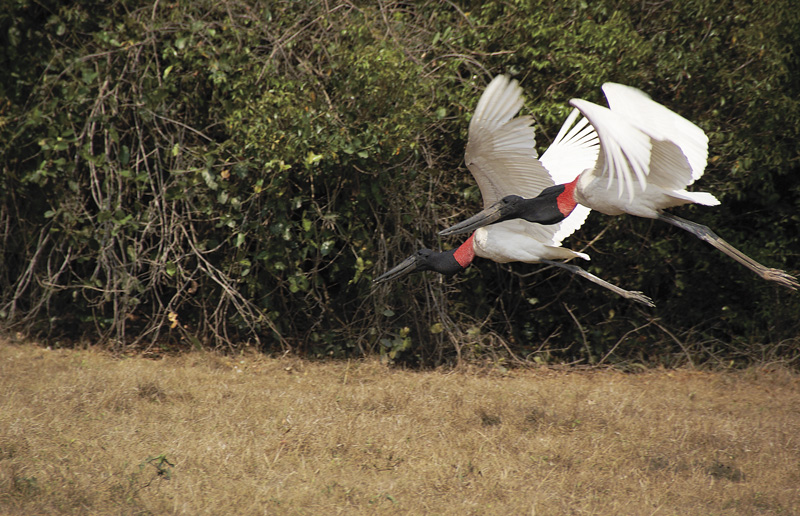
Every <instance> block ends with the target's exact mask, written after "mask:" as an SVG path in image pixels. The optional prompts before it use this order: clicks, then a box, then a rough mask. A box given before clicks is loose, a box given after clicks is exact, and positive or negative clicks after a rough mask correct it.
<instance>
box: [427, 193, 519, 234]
mask: <svg viewBox="0 0 800 516" xmlns="http://www.w3.org/2000/svg"><path fill="white" fill-rule="evenodd" d="M516 211H517V204H516V203H515V202H508V200H506V199H505V198H504V199H500V200H499V201H497V202H496V203H494V204H492V205H491V206H489V207H488V208H486V209H485V210H483V211H482V212H480V213H477V214H475V215H473V216H472V217H470V218H468V219H467V220H463V221H461V222H459V223H458V224H455V225H452V226H450V227H449V228H447V229H443V230H442V231H439V235H441V236H446V235H458V234H461V233H468V232H472V231H475V230H476V229H478V228H482V227H483V226H488V225H489V224H494V223H495V222H498V221H500V220H501V219H502V220H507V219H508V218H509V215H513V214H515V213H516ZM512 218H513V217H512Z"/></svg>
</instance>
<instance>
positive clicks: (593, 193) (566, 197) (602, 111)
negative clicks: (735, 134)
mask: <svg viewBox="0 0 800 516" xmlns="http://www.w3.org/2000/svg"><path fill="white" fill-rule="evenodd" d="M603 92H604V93H605V95H606V98H607V99H608V104H609V108H606V107H603V106H599V105H597V104H594V103H592V102H589V101H586V100H582V99H572V100H571V101H570V104H572V105H573V106H574V107H575V108H576V109H577V110H578V111H580V113H582V114H583V116H584V117H586V119H588V120H589V123H591V125H592V126H593V127H594V129H595V131H596V132H597V135H598V138H599V140H600V152H599V153H598V155H597V159H596V161H595V162H594V163H592V164H591V166H589V167H586V169H585V170H583V171H582V173H581V174H580V175H579V176H578V177H577V178H575V179H574V180H572V181H570V182H567V183H566V184H563V185H560V187H561V188H562V191H561V194H560V195H558V196H557V197H555V198H554V197H553V196H552V195H549V196H548V195H544V193H543V194H542V195H540V196H538V197H533V198H530V197H529V196H527V195H526V194H525V193H522V192H514V194H515V195H508V196H505V197H503V198H502V199H500V200H499V201H497V202H496V203H494V204H492V205H490V206H489V207H488V208H485V209H484V210H483V211H482V212H480V213H478V214H477V215H474V216H472V217H470V218H469V219H467V220H465V221H463V222H461V223H459V224H455V225H454V226H451V227H449V228H447V229H445V230H443V231H441V232H440V233H439V234H440V235H451V234H458V233H465V232H469V231H473V230H475V229H476V228H480V227H483V226H485V225H487V224H495V223H497V222H501V221H509V220H526V221H529V222H538V223H541V224H550V223H552V222H553V221H555V222H558V221H560V220H563V219H561V218H560V217H555V218H554V217H552V216H550V215H548V216H546V217H544V216H542V215H541V214H542V212H544V211H548V209H549V210H551V211H552V210H554V209H558V210H559V212H560V214H561V217H565V218H566V217H568V216H569V214H570V213H571V212H572V210H573V209H576V207H579V206H584V207H588V208H591V209H593V210H596V211H599V212H601V213H605V214H606V215H620V214H622V213H627V214H630V215H635V216H638V217H645V218H650V219H658V220H663V221H664V222H668V223H669V224H672V225H674V226H677V227H679V228H681V229H684V230H686V231H688V232H690V233H692V234H693V235H695V236H696V237H698V238H700V239H701V240H704V241H706V242H708V243H709V244H711V245H712V246H714V247H716V248H717V249H719V250H720V251H722V252H723V253H725V254H727V255H728V256H730V257H731V258H733V259H734V260H736V261H738V262H739V263H741V264H742V265H744V266H745V267H747V268H749V269H750V270H752V271H753V272H755V273H756V274H758V275H759V276H760V277H761V278H763V279H765V280H769V281H774V282H776V283H778V284H779V285H782V286H784V287H788V288H790V289H797V288H798V287H800V284H798V282H797V279H796V278H795V277H794V276H791V275H790V274H788V273H786V272H784V271H782V270H780V269H773V268H770V267H765V266H764V265H761V264H760V263H758V262H757V261H755V260H753V259H752V258H750V257H749V256H747V255H746V254H744V253H742V252H741V251H739V250H738V249H736V248H735V247H733V246H732V245H730V244H729V243H728V242H726V241H725V240H723V239H722V238H720V237H719V236H718V235H717V234H715V233H714V232H713V231H711V230H710V229H709V228H708V227H706V226H703V225H701V224H697V223H695V222H692V221H689V220H686V219H682V218H680V217H678V216H676V215H672V214H671V213H667V212H665V211H664V209H666V208H671V207H674V206H680V205H683V204H692V203H696V204H703V205H706V206H715V205H718V204H719V201H718V200H717V198H716V197H714V196H713V195H711V194H710V193H708V192H689V191H687V190H686V187H687V186H689V185H691V184H692V183H693V182H694V181H696V180H697V179H699V178H700V177H701V176H702V175H703V172H704V170H705V167H706V161H707V158H708V137H706V135H705V133H704V132H703V130H702V129H700V128H699V127H698V126H696V125H695V124H693V123H691V122H689V121H688V120H686V119H685V118H683V117H681V116H680V115H678V114H677V113H675V112H673V111H671V110H669V109H668V108H666V107H665V106H663V105H661V104H659V103H657V102H655V101H653V100H652V99H651V98H650V97H649V96H648V95H646V94H645V93H643V92H642V91H640V90H638V89H636V88H632V87H630V86H624V85H622V84H615V83H606V84H604V85H603ZM574 113H575V112H574V111H573V114H574Z"/></svg>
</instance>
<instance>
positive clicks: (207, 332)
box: [0, 0, 800, 364]
mask: <svg viewBox="0 0 800 516" xmlns="http://www.w3.org/2000/svg"><path fill="white" fill-rule="evenodd" d="M723 4H724V5H723ZM0 27H1V28H2V30H0V38H1V39H2V49H3V50H2V53H1V54H0V59H2V70H3V72H2V74H0V142H2V143H1V145H2V166H3V173H2V176H1V177H0V223H2V227H3V231H2V242H0V246H2V249H1V250H0V324H2V326H3V327H4V328H6V329H7V330H13V331H19V332H22V333H24V334H28V335H32V336H36V337H39V338H47V339H49V341H51V342H66V341H68V340H74V339H81V338H87V339H92V340H95V339H100V340H101V341H103V342H106V343H108V344H109V345H111V346H113V347H115V348H116V349H120V350H121V349H140V348H152V347H154V346H155V347H156V348H158V349H164V348H167V349H174V348H180V347H181V346H185V345H192V346H215V347H223V348H228V349H237V348H239V347H241V346H246V345H255V346H258V347H259V349H262V350H265V351H272V350H275V351H278V350H292V351H295V352H299V353H303V354H308V355H314V356H322V355H329V356H351V355H357V354H364V353H380V354H382V355H384V356H386V357H387V358H389V359H393V360H403V361H405V362H416V363H421V364H437V363H442V362H447V361H450V360H453V359H455V358H457V357H458V358H461V357H467V358H480V357H491V358H495V359H528V360H537V361H540V360H543V361H551V360H566V361H573V360H581V361H584V362H587V363H597V362H600V361H609V360H615V359H633V360H637V361H643V362H660V363H665V364H675V363H678V362H680V361H685V360H688V361H708V360H714V361H719V362H725V363H728V362H735V361H740V360H745V361H746V360H754V359H755V360H772V359H783V360H794V359H795V358H796V357H797V352H798V330H799V329H800V300H799V299H798V294H796V293H791V292H789V291H786V290H780V289H779V287H776V286H773V285H771V284H768V283H766V282H763V281H761V280H760V279H758V278H757V277H756V276H754V275H752V274H751V273H750V272H749V271H747V270H745V269H743V268H742V267H740V266H739V265H738V264H736V263H735V262H733V261H732V260H730V259H728V258H727V257H725V256H724V255H722V254H720V253H718V252H716V251H715V250H713V249H712V248H710V247H709V246H707V245H705V244H703V243H702V242H700V241H699V240H697V239H695V238H694V237H692V236H690V235H689V234H685V233H682V232H680V231H679V230H676V229H674V228H672V227H669V226H668V225H666V224H662V223H657V222H652V221H649V220H642V219H635V218H633V217H615V218H612V217H606V216H603V215H600V214H593V215H592V216H591V217H590V220H589V222H588V223H587V224H586V225H585V226H584V228H582V230H581V231H580V232H579V233H578V234H577V235H575V236H573V237H572V238H571V239H569V240H568V241H567V242H565V244H566V245H568V246H569V247H572V248H575V249H583V248H584V247H585V248H587V249H588V251H589V252H590V253H591V254H592V256H593V261H592V262H591V265H590V266H589V270H590V271H592V272H594V273H596V274H598V275H601V276H602V277H604V278H606V279H608V280H609V281H612V282H615V283H617V284H619V285H620V286H622V287H624V288H627V289H636V290H643V291H644V292H646V293H647V294H648V295H650V296H651V297H652V298H653V299H654V300H655V301H656V303H657V305H658V308H656V309H655V310H652V311H646V310H641V309H639V308H638V307H636V306H633V305H632V304H630V303H629V302H628V301H626V300H624V299H618V298H616V297H614V296H613V294H610V293H609V292H607V291H605V290H604V289H600V288H597V287H596V286H594V285H592V284H590V283H587V282H584V281H582V280H580V279H576V278H572V277H569V275H567V274H564V273H561V272H558V271H553V270H549V269H546V268H543V267H541V266H540V265H528V264H511V265H497V264H494V263H486V262H480V263H477V264H476V266H474V267H472V268H470V269H469V270H468V271H467V272H466V273H465V274H463V275H461V276H460V277H456V278H453V279H443V278H442V277H440V276H438V275H436V274H433V273H426V274H420V275H416V276H413V277H411V279H406V280H402V281H400V282H398V283H396V284H390V285H387V286H381V287H379V288H374V287H373V286H372V284H371V279H372V278H373V277H375V276H377V275H378V274H380V273H382V272H383V271H385V270H386V269H387V268H388V267H390V266H392V265H393V264H395V263H396V262H398V261H400V260H401V259H403V258H404V257H406V256H407V255H408V254H410V253H411V252H413V251H415V250H416V249H418V248H419V247H422V246H425V247H433V248H437V249H448V248H452V247H453V246H455V245H458V243H460V241H457V240H455V239H445V240H437V238H438V237H437V236H436V232H437V231H438V230H439V229H442V228H443V227H445V226H447V225H449V224H450V223H452V222H454V221H456V220H458V219H461V218H463V217H464V216H465V215H467V214H469V213H471V212H474V211H475V210H476V209H478V208H479V206H480V194H479V192H478V191H477V188H476V186H475V184H474V182H473V181H472V179H471V177H470V176H469V174H468V172H467V170H466V168H465V167H464V166H463V158H462V157H463V148H464V143H465V137H466V129H467V124H468V121H469V118H470V114H471V111H472V109H473V108H474V105H475V102H476V101H477V98H478V96H479V95H480V93H481V92H482V90H483V88H484V86H485V85H486V84H487V83H488V81H489V80H490V79H491V77H492V76H493V75H495V74H497V73H502V72H507V73H511V74H512V75H514V76H515V77H517V78H518V79H519V80H520V81H521V84H522V86H523V87H524V89H525V91H526V94H527V97H528V98H527V103H526V106H525V108H524V112H525V113H529V114H532V115H533V116H534V117H535V118H536V120H537V122H538V140H539V144H540V145H541V147H542V148H541V149H540V150H543V149H544V148H546V146H547V144H548V143H549V141H550V138H552V136H554V135H555V133H556V131H557V129H558V127H559V125H560V123H561V121H562V120H563V119H564V118H565V117H566V115H567V114H568V112H569V107H568V104H567V102H568V100H569V99H570V98H572V97H576V96H577V97H582V98H586V99H589V100H593V101H595V102H602V96H601V92H600V85H601V84H602V83H603V82H605V81H618V82H623V83H626V84H630V85H633V86H637V87H640V88H642V89H644V90H645V91H647V92H648V93H650V94H651V95H652V96H653V97H654V98H655V99H656V100H658V101H661V102H663V103H665V104H666V105H667V106H669V107H671V108H672V109H674V110H676V111H678V112H679V113H681V114H683V115H684V116H686V117H687V118H689V119H691V120H693V121H695V122H696V123H698V124H699V125H700V126H701V127H703V129H705V130H706V132H707V133H708V134H709V137H710V161H709V166H708V169H707V175H706V176H705V177H704V178H703V179H702V181H701V182H700V183H698V185H697V186H696V188H700V189H704V190H708V191H711V192H713V193H714V194H715V195H717V196H718V197H719V198H720V199H721V200H722V202H723V205H722V206H721V207H717V208H702V207H689V208H683V209H680V210H676V211H677V212H678V213H680V214H686V216H687V217H689V218H692V219H693V220H697V221H698V222H701V223H704V224H707V225H709V226H710V227H712V228H715V229H716V230H717V231H718V233H720V235H721V236H723V237H724V238H725V239H726V240H728V241H730V242H731V243H733V244H734V245H736V246H737V247H739V248H740V249H742V251H744V252H746V253H748V254H750V255H751V256H753V257H754V258H755V259H757V260H759V261H761V262H762V263H765V264H768V265H770V266H775V267H779V268H784V269H787V270H789V271H790V272H794V273H796V272H797V269H798V261H797V259H798V256H800V232H798V230H797V228H798V221H799V219H800V216H799V215H798V209H797V208H798V203H800V181H798V179H797V174H798V172H800V170H798V169H800V154H799V153H798V148H800V147H798V145H797V142H798V141H800V56H798V50H797V49H798V48H800V11H798V9H796V6H794V2H793V1H792V0H778V1H773V2H764V3H755V4H753V3H750V2H739V1H735V0H728V1H724V2H721V3H720V2H716V1H714V2H712V1H709V0H686V1H681V2H662V3H654V4H647V3H645V4H643V3H641V2H633V1H630V0H617V1H612V0H606V1H602V2H583V1H569V2H557V3H554V2H543V1H504V2H474V3H470V2H450V1H447V0H431V1H429V2H425V3H392V2H379V3H375V2H356V3H351V2H342V3H337V2H312V1H293V0H278V1H272V2H245V1H242V0H221V1H216V2H210V1H205V0H203V1H198V2H186V3H165V2H143V1H134V0H118V1H116V2H111V3H108V2H99V1H83V2H64V3H61V2H56V1H47V0H43V1H36V2H34V1H32V0H16V1H14V2H11V3H10V5H9V6H8V8H7V9H5V10H4V11H3V12H2V13H0Z"/></svg>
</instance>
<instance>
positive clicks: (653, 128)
mask: <svg viewBox="0 0 800 516" xmlns="http://www.w3.org/2000/svg"><path fill="white" fill-rule="evenodd" d="M603 93H605V95H606V98H607V99H608V105H609V107H610V108H611V110H612V111H613V112H615V113H618V114H619V115H620V116H622V117H623V118H625V119H626V120H628V121H629V122H630V123H631V124H633V125H634V126H635V127H636V128H637V129H639V130H640V131H642V132H644V133H646V134H648V135H649V136H650V137H651V138H653V139H654V140H660V141H666V142H672V143H673V144H674V145H675V146H677V148H678V149H677V151H678V152H680V153H681V154H682V155H683V156H684V157H685V158H684V159H683V160H682V159H681V158H679V157H677V154H676V150H675V149H674V148H671V147H668V148H665V149H659V150H658V151H657V150H656V149H654V152H653V158H652V162H651V165H650V175H649V178H651V179H655V176H656V175H658V176H663V177H661V178H660V180H661V181H660V182H661V183H662V186H665V187H670V188H676V189H677V188H684V187H686V186H688V185H690V184H692V183H693V182H694V181H696V180H697V179H699V178H700V177H701V176H702V175H703V172H704V171H705V168H706V163H707V160H708V137H707V136H706V134H705V133H704V132H703V130H702V129H700V128H699V127H698V126H696V125H695V124H693V123H692V122H690V121H688V120H686V119H685V118H683V117H682V116H680V115H679V114H677V113H675V112H674V111H672V110H670V109H669V108H667V107H665V106H663V105H661V104H659V103H658V102H655V101H654V100H652V99H651V98H650V96H649V95H647V94H646V93H644V92H643V91H641V90H638V89H636V88H632V87H630V86H625V85H623V84H616V83H613V82H608V83H605V84H604V85H603ZM661 159H663V160H664V162H663V163H662V162H660V161H659V160H661ZM676 161H678V162H680V161H685V163H682V166H680V167H679V168H675V164H676V163H675V162H676ZM670 175H671V176H674V177H668V176H670Z"/></svg>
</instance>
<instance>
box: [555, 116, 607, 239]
mask: <svg viewBox="0 0 800 516" xmlns="http://www.w3.org/2000/svg"><path fill="white" fill-rule="evenodd" d="M579 116H580V112H579V111H578V110H577V109H573V110H572V112H571V113H570V114H569V116H568V117H567V119H566V120H565V121H564V123H563V124H562V126H561V129H560V130H559V131H558V134H557V135H556V138H555V140H553V143H551V144H550V147H548V148H547V150H546V151H545V152H544V154H542V157H541V161H542V164H543V165H544V166H545V168H546V169H547V170H548V171H550V175H551V176H552V178H553V181H555V184H565V183H570V182H572V181H573V180H574V179H575V178H576V177H578V175H579V174H580V173H581V172H583V171H584V170H586V169H590V168H592V167H593V166H594V164H595V162H596V161H597V154H598V152H599V151H600V140H598V138H597V133H596V132H595V130H594V128H593V127H592V126H591V125H590V124H589V121H588V120H586V119H585V118H583V117H581V118H580V120H579V119H578V117H579ZM590 211H591V210H590V209H589V208H587V207H586V206H583V205H582V204H579V205H577V206H576V207H575V209H574V210H572V213H570V214H569V216H568V217H567V218H566V219H564V220H563V221H561V223H560V224H559V226H558V230H557V231H556V232H555V233H554V234H553V244H554V245H559V244H561V242H562V241H563V240H564V239H565V238H567V237H568V236H570V235H571V234H573V233H574V232H575V231H577V230H578V228H580V227H581V226H583V223H584V222H586V217H588V216H589V212H590Z"/></svg>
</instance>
